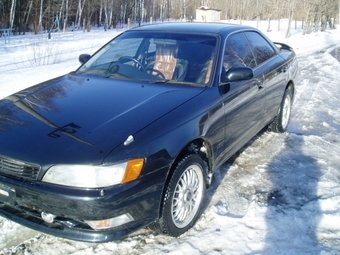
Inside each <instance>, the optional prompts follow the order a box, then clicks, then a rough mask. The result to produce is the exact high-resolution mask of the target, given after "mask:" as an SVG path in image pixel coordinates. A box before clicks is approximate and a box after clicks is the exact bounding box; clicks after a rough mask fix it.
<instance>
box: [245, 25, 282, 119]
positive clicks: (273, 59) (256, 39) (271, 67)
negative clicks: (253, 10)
mask: <svg viewBox="0 0 340 255" xmlns="http://www.w3.org/2000/svg"><path fill="white" fill-rule="evenodd" d="M245 35H246V37H247V39H248V41H249V45H250V47H251V49H252V51H253V53H254V57H255V61H256V65H257V67H256V70H258V71H259V72H261V73H263V78H264V81H263V85H262V86H263V88H264V90H265V92H266V100H265V104H264V106H265V108H264V121H265V122H269V121H271V120H272V119H273V118H274V117H275V116H276V115H277V112H278V108H279V106H280V103H281V100H282V96H283V93H284V90H285V85H286V74H285V72H286V70H287V67H286V66H285V65H284V64H283V62H284V61H283V58H282V57H281V56H280V55H279V54H278V51H277V49H275V48H274V47H275V46H273V45H272V44H271V43H269V42H268V41H267V39H266V38H265V37H263V36H262V35H261V34H260V33H257V32H256V31H247V32H245Z"/></svg>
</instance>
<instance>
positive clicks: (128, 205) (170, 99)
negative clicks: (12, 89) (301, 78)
mask: <svg viewBox="0 0 340 255" xmlns="http://www.w3.org/2000/svg"><path fill="white" fill-rule="evenodd" d="M79 60H80V62H81V63H82V65H81V66H80V68H79V69H78V70H76V71H75V72H72V73H69V74H67V75H65V76H62V77H58V78H55V79H52V80H49V81H47V82H44V83H41V84H38V85H36V86H33V87H30V88H28V89H25V90H23V91H20V92H18V93H16V94H13V95H11V96H8V97H6V98H4V99H2V100H0V141H1V142H0V215H1V216H3V217H6V218H8V219H10V220H13V221H15V222H18V223H20V224H22V225H25V226H27V227H30V228H33V229H36V230H39V231H42V232H45V233H48V234H52V235H56V236H60V237H64V238H69V239H74V240H81V241H88V242H105V241H109V240H113V239H117V238H121V237H123V236H125V235H127V234H129V233H131V232H132V231H135V230H137V229H139V228H142V227H144V226H146V225H149V224H151V223H155V222H157V223H158V226H159V228H160V229H161V230H162V231H163V232H164V233H166V234H168V235H172V236H179V235H181V234H183V233H184V232H185V231H187V230H188V229H189V228H191V227H192V226H193V225H194V224H195V222H196V220H197V219H198V217H199V215H200V211H201V206H202V203H203V201H204V196H205V193H206V189H207V188H208V187H209V185H210V184H211V181H212V177H213V174H214V172H215V171H216V169H218V168H219V166H221V164H222V163H224V162H225V161H226V160H227V159H228V158H230V157H231V156H232V155H233V154H234V153H235V152H237V151H238V150H239V149H240V148H241V147H242V146H244V145H245V144H246V143H247V142H248V141H249V140H250V139H251V138H252V137H254V136H255V135H256V134H257V133H258V132H259V131H260V130H262V129H263V128H265V127H268V129H270V130H272V131H274V132H285V130H286V128H287V125H288V122H289V118H290V112H291V106H292V102H293V97H294V93H295V82H296V81H295V78H296V74H297V70H298V66H297V61H296V57H295V53H294V51H293V50H292V49H291V48H290V47H289V46H287V45H285V44H280V43H273V42H271V41H270V40H269V39H268V38H266V36H264V35H263V34H262V33H261V32H260V31H258V30H256V29H254V28H252V27H247V26H239V25H227V24H212V23H211V24H209V23H177V24H172V23H166V24H156V25H148V26H142V27H137V28H134V29H131V30H128V31H126V32H124V33H122V34H120V35H119V36H117V37H116V38H114V39H113V40H112V41H110V42H109V43H107V44H106V45H105V46H103V47H102V48H101V49H100V50H99V51H98V52H96V53H95V54H94V55H93V56H90V55H87V54H83V55H81V56H80V57H79ZM153 225H155V224H153Z"/></svg>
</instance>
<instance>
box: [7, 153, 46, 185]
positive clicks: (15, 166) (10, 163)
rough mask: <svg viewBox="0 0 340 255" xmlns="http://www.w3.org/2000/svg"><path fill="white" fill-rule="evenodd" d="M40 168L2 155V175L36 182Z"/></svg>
mask: <svg viewBox="0 0 340 255" xmlns="http://www.w3.org/2000/svg"><path fill="white" fill-rule="evenodd" d="M39 171H40V166H39V165H37V164H32V163H28V162H24V161H20V160H16V159H12V158H8V157H5V156H2V155H0V174H3V175H9V176H13V177H17V178H24V179H30V180H32V179H33V180H36V179H37V178H38V174H39Z"/></svg>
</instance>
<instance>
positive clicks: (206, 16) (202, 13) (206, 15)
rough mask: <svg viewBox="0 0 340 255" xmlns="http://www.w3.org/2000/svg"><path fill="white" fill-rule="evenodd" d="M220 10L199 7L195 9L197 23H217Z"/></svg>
mask: <svg viewBox="0 0 340 255" xmlns="http://www.w3.org/2000/svg"><path fill="white" fill-rule="evenodd" d="M220 16H221V10H217V9H212V8H209V7H207V6H201V7H198V8H197V9H196V21H199V22H219V21H220V20H221V18H220Z"/></svg>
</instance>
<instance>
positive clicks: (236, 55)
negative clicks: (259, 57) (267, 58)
mask: <svg viewBox="0 0 340 255" xmlns="http://www.w3.org/2000/svg"><path fill="white" fill-rule="evenodd" d="M223 65H224V68H225V70H226V71H227V70H228V69H230V68H231V67H236V66H248V67H251V68H254V67H256V62H255V59H254V55H253V53H252V51H251V48H250V45H249V43H248V40H247V38H246V37H245V35H244V33H238V34H233V35H231V36H229V38H228V39H227V43H226V47H225V51H224V56H223Z"/></svg>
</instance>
